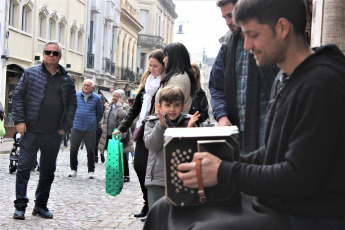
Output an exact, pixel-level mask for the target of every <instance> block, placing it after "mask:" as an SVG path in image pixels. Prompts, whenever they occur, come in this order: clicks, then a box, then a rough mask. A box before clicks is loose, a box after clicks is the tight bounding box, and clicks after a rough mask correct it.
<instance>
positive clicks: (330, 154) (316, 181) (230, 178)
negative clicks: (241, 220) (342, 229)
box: [218, 45, 345, 218]
mask: <svg viewBox="0 0 345 230" xmlns="http://www.w3.org/2000/svg"><path fill="white" fill-rule="evenodd" d="M279 88H280V87H279V82H278V80H276V82H275V83H274V85H273V87H272V90H273V91H272V96H271V99H270V103H269V112H268V115H267V118H266V137H265V146H263V147H261V148H260V149H259V150H257V151H255V152H253V153H251V154H248V155H245V156H243V157H242V159H241V160H242V162H233V163H230V162H224V161H223V162H222V163H221V165H220V168H219V170H218V181H219V182H220V183H226V184H228V183H229V184H232V185H233V186H235V187H236V188H238V189H239V190H240V191H242V192H244V193H246V194H249V195H254V196H257V197H258V198H259V201H260V202H261V203H262V204H264V205H266V206H269V207H271V208H274V209H276V210H278V211H280V212H282V213H287V214H289V215H298V216H305V217H319V218H321V217H323V218H326V217H345V180H344V178H345V141H344V140H345V119H344V118H345V56H344V55H343V54H342V52H341V51H340V50H339V49H338V48H337V47H336V46H335V45H328V46H322V47H319V48H317V49H316V50H315V53H314V54H312V55H310V56H309V57H308V58H307V59H306V60H304V61H303V62H302V63H301V64H300V65H299V66H298V67H297V68H296V69H295V70H294V72H293V73H292V74H291V76H290V78H288V80H285V81H284V83H283V87H282V89H281V90H280V89H279Z"/></svg>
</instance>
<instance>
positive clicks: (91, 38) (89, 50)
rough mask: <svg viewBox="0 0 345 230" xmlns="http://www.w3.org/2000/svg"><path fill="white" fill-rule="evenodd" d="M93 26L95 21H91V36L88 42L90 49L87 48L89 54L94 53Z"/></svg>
mask: <svg viewBox="0 0 345 230" xmlns="http://www.w3.org/2000/svg"><path fill="white" fill-rule="evenodd" d="M93 24H94V21H93V20H91V21H90V36H89V40H88V44H87V45H88V47H87V51H88V52H89V53H92V51H93V49H92V48H93Z"/></svg>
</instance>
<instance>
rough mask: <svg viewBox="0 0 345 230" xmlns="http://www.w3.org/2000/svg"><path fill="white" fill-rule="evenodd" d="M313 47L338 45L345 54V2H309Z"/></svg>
mask: <svg viewBox="0 0 345 230" xmlns="http://www.w3.org/2000/svg"><path fill="white" fill-rule="evenodd" d="M309 4H310V8H311V13H312V25H311V46H312V47H313V46H320V45H323V44H329V43H333V44H337V45H338V46H339V48H340V50H341V51H342V52H343V53H345V0H313V1H311V0H309Z"/></svg>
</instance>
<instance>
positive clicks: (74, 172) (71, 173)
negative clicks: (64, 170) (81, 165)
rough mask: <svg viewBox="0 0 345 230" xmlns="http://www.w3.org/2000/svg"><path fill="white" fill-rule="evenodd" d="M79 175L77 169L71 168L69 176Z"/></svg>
mask: <svg viewBox="0 0 345 230" xmlns="http://www.w3.org/2000/svg"><path fill="white" fill-rule="evenodd" d="M76 176H77V171H75V170H71V172H70V173H69V174H68V177H76Z"/></svg>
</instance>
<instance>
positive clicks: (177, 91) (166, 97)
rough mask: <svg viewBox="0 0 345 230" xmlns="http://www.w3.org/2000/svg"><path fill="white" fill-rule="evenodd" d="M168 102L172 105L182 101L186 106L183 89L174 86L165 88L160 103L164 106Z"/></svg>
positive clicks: (160, 96) (161, 93) (160, 95)
mask: <svg viewBox="0 0 345 230" xmlns="http://www.w3.org/2000/svg"><path fill="white" fill-rule="evenodd" d="M163 101H166V102H169V103H172V102H174V101H181V102H182V104H184V94H183V91H182V89H181V88H179V87H177V86H173V85H167V86H165V87H164V88H163V89H162V90H161V92H160V94H159V99H158V102H159V104H160V105H162V102H163Z"/></svg>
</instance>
